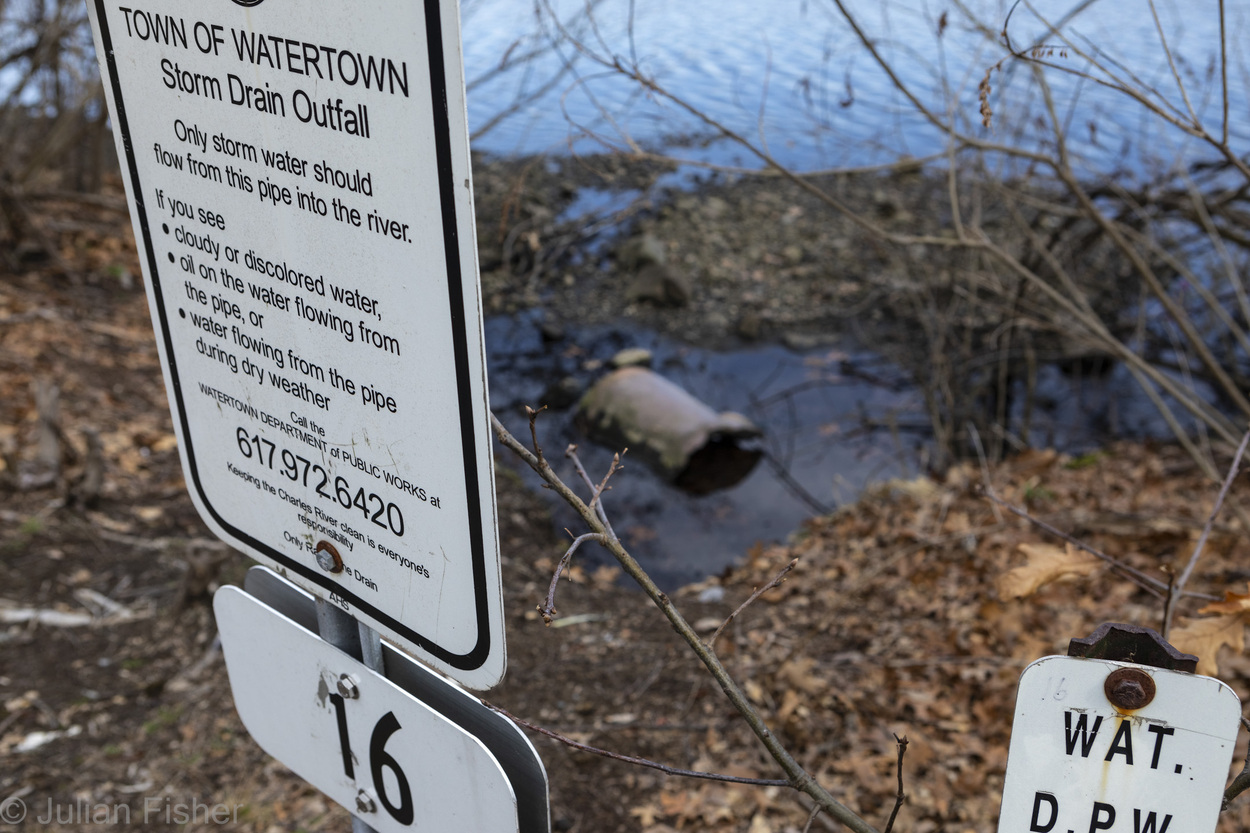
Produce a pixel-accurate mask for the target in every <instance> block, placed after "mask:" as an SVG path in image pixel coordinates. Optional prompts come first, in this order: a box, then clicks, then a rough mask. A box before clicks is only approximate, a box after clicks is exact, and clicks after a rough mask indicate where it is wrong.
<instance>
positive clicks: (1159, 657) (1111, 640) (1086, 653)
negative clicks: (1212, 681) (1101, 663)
mask: <svg viewBox="0 0 1250 833" xmlns="http://www.w3.org/2000/svg"><path fill="white" fill-rule="evenodd" d="M1068 656H1070V657H1084V658H1085V659H1109V660H1114V661H1115V662H1135V663H1137V664H1138V665H1149V666H1151V667H1153V668H1163V669H1166V670H1168V671H1184V672H1185V673H1187V674H1192V673H1194V672H1195V671H1196V670H1197V669H1198V658H1197V657H1196V656H1194V655H1193V654H1183V653H1181V652H1180V651H1178V650H1176V649H1175V648H1173V647H1172V646H1171V645H1170V644H1168V642H1167V641H1166V640H1164V638H1163V637H1162V636H1160V635H1159V633H1158V631H1155V630H1153V629H1151V628H1143V627H1139V626H1138V625H1119V624H1114V623H1112V622H1106V623H1104V624H1102V625H1099V626H1098V630H1096V631H1094V632H1093V633H1091V634H1090V635H1089V636H1087V637H1085V638H1084V639H1073V640H1072V641H1071V642H1069V643H1068Z"/></svg>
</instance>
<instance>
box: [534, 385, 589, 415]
mask: <svg viewBox="0 0 1250 833" xmlns="http://www.w3.org/2000/svg"><path fill="white" fill-rule="evenodd" d="M581 395H582V383H581V382H579V381H577V379H575V378H574V377H572V376H565V377H564V378H563V379H561V380H560V381H558V382H553V383H552V384H550V385H548V386H547V389H546V390H544V391H543V392H542V395H541V396H540V397H539V400H538V401H539V404H540V405H546V406H547V407H548V408H550V409H551V410H553V411H563V410H564V409H565V408H568V407H570V406H571V405H573V404H574V403H575V402H577V400H578V399H580V398H581Z"/></svg>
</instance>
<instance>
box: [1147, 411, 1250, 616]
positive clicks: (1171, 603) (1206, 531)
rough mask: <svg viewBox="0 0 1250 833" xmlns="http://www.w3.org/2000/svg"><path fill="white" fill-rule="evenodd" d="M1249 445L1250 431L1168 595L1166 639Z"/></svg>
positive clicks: (1234, 458)
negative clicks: (1177, 607)
mask: <svg viewBox="0 0 1250 833" xmlns="http://www.w3.org/2000/svg"><path fill="white" fill-rule="evenodd" d="M1248 444H1250V431H1247V432H1246V433H1245V436H1243V437H1242V438H1241V445H1239V446H1237V453H1236V454H1234V455H1233V462H1232V465H1230V466H1229V467H1228V476H1227V477H1225V478H1224V484H1223V485H1222V486H1220V493H1219V494H1218V495H1217V496H1216V498H1215V506H1213V507H1211V514H1210V515H1208V516H1207V522H1206V523H1205V524H1203V526H1202V534H1201V535H1199V536H1198V543H1197V544H1195V545H1194V552H1193V554H1192V555H1190V556H1189V562H1188V563H1187V564H1186V565H1185V569H1183V570H1181V574H1180V576H1179V577H1178V578H1177V579H1176V592H1174V593H1168V603H1167V605H1166V607H1165V608H1164V611H1163V631H1162V636H1163V638H1164V639H1167V638H1168V631H1169V630H1170V629H1171V627H1172V616H1173V615H1174V614H1175V613H1176V600H1177V599H1179V598H1180V597H1181V595H1182V594H1183V593H1184V592H1185V584H1186V583H1187V582H1188V581H1189V577H1190V576H1191V575H1193V572H1194V567H1196V566H1198V558H1199V556H1201V555H1202V549H1203V547H1205V546H1206V544H1207V538H1209V537H1210V536H1211V528H1212V527H1213V526H1215V518H1216V516H1217V515H1219V514H1220V509H1221V508H1223V506H1224V499H1225V498H1226V497H1228V490H1229V488H1231V487H1232V485H1233V478H1235V477H1236V476H1237V471H1238V470H1239V469H1240V468H1241V458H1242V456H1243V455H1244V454H1245V453H1246V446H1247V445H1248Z"/></svg>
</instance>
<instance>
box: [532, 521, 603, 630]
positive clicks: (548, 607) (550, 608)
mask: <svg viewBox="0 0 1250 833" xmlns="http://www.w3.org/2000/svg"><path fill="white" fill-rule="evenodd" d="M565 531H566V532H568V530H565ZM569 534H570V535H572V534H573V533H571V532H570V533H569ZM605 540H606V538H605V537H604V536H603V535H600V534H598V533H596V532H587V533H586V534H585V535H579V536H577V537H576V538H574V539H573V543H572V544H570V545H569V548H568V550H567V551H565V553H564V555H563V556H561V557H560V563H559V564H557V565H556V572H555V575H553V576H552V577H551V587H549V588H548V589H547V601H546V603H545V604H544V605H543V606H542V607H540V608H538V612H539V613H541V614H542V615H543V622H544V623H545V624H547V625H550V624H551V620H552V617H554V616H555V614H556V585H557V584H559V583H560V574H561V573H562V572H564V568H565V566H566V565H567V564H568V563H569V562H570V561H572V560H573V553H575V552H577V548H578V547H580V546H581V545H582V544H584V543H586V542H587V541H598V542H599V543H600V544H602V543H603V542H604V541H605Z"/></svg>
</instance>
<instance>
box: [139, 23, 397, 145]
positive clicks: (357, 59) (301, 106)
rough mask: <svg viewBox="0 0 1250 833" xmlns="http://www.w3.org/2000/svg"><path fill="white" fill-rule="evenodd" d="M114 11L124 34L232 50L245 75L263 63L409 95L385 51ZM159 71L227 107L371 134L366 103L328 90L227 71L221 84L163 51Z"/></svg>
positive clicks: (193, 48)
mask: <svg viewBox="0 0 1250 833" xmlns="http://www.w3.org/2000/svg"><path fill="white" fill-rule="evenodd" d="M118 11H120V12H121V13H122V15H123V16H124V18H125V28H126V35H127V37H130V38H132V39H136V40H140V41H144V42H148V43H151V44H153V45H154V46H158V47H169V48H175V49H183V50H186V51H187V52H188V53H189V54H190V55H195V54H196V53H197V52H198V53H199V54H200V55H203V56H208V57H212V58H221V57H223V56H226V57H228V56H231V55H233V57H234V58H236V59H237V60H238V62H239V63H242V64H248V65H251V67H254V68H255V69H252V70H250V71H249V72H247V73H244V74H245V75H248V76H249V77H254V76H256V70H257V69H259V70H264V69H268V70H272V71H273V72H275V73H291V74H295V75H304V76H307V77H309V78H312V79H315V83H316V84H317V89H320V88H321V82H327V83H332V84H342V85H344V86H346V87H354V88H358V89H359V88H363V89H364V90H365V91H376V92H379V93H385V94H389V95H394V96H402V97H403V98H408V97H409V94H408V63H407V61H402V60H401V61H398V62H396V61H394V60H392V59H391V58H388V57H386V56H379V55H370V54H366V53H362V52H357V51H354V50H351V49H343V48H340V47H335V46H329V45H326V44H319V43H309V42H307V41H302V40H296V39H293V38H287V37H282V36H280V35H271V34H262V33H258V32H252V31H245V30H240V29H235V28H233V27H232V28H230V29H229V30H228V35H229V37H228V38H227V29H226V27H224V26H222V25H220V24H217V23H206V22H204V21H202V20H195V21H192V22H191V23H190V25H188V22H187V21H186V20H185V19H184V18H181V17H175V16H174V15H171V14H157V13H151V12H145V11H143V10H142V9H131V8H125V7H121V6H119V7H118ZM160 74H161V81H162V83H164V85H165V86H166V87H168V88H169V89H171V90H176V91H177V92H180V93H188V94H191V95H197V96H202V97H204V98H210V99H214V100H216V101H223V102H224V101H227V100H228V101H229V102H230V103H231V104H233V105H235V106H238V107H244V108H246V109H249V110H255V111H256V112H258V113H264V114H267V115H270V116H276V117H280V118H286V117H287V115H288V113H289V114H290V115H293V116H294V117H295V118H296V119H298V120H299V121H301V122H303V123H305V124H310V125H315V126H316V127H320V128H323V129H327V130H334V131H338V132H341V133H346V134H349V135H353V136H359V137H361V138H364V139H368V138H370V135H371V134H370V130H369V108H368V106H367V105H366V104H364V103H363V102H356V103H353V102H347V103H346V104H345V103H344V101H343V99H342V98H339V97H337V96H335V95H333V94H331V95H328V96H326V97H325V99H324V100H322V98H321V97H320V95H317V96H314V95H309V94H308V93H307V92H305V91H304V90H302V89H295V90H294V91H292V92H290V93H286V94H284V93H282V92H280V91H278V90H275V89H271V88H270V86H269V82H268V81H263V82H260V83H263V86H259V85H257V86H254V85H252V84H248V83H245V82H244V81H243V79H242V78H240V77H239V76H238V75H235V74H234V73H229V72H228V73H226V75H225V79H224V82H223V79H222V78H221V77H220V76H218V75H216V74H212V73H205V72H200V71H197V70H196V69H195V68H188V66H183V65H182V64H180V63H179V62H178V61H175V60H170V59H169V58H167V57H163V58H161V60H160ZM275 81H276V78H275ZM288 98H289V100H290V101H289V105H288V100H287V99H288Z"/></svg>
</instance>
